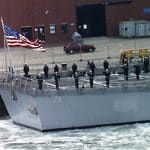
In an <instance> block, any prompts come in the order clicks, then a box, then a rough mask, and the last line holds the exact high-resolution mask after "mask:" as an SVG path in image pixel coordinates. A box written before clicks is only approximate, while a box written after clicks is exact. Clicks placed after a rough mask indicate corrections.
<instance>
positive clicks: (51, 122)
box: [0, 73, 150, 131]
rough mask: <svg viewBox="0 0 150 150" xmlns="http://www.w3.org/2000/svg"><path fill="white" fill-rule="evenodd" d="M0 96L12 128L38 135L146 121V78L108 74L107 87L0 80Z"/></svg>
mask: <svg viewBox="0 0 150 150" xmlns="http://www.w3.org/2000/svg"><path fill="white" fill-rule="evenodd" d="M0 93H1V97H2V98H3V100H4V103H5V105H6V108H7V111H8V113H9V115H10V117H11V119H12V121H13V122H14V123H16V124H19V125H23V126H26V127H30V128H33V129H36V130H39V131H48V130H59V129H72V128H85V127H95V126H101V125H114V124H125V123H135V122H146V121H150V100H149V97H150V78H149V76H148V74H143V75H141V76H140V80H137V79H136V76H135V75H134V74H130V76H129V80H124V76H123V75H121V74H117V73H115V74H111V76H110V83H109V87H108V86H106V83H105V77H104V76H101V75H100V76H95V77H94V80H93V85H92V86H91V84H90V80H89V77H86V76H82V77H79V78H78V84H76V82H75V79H74V78H72V77H67V78H65V77H64V78H59V80H58V85H56V82H55V79H54V78H50V79H46V80H43V84H42V88H39V83H38V82H37V78H35V77H31V78H25V77H22V76H15V75H13V76H11V75H7V78H6V75H3V76H2V77H1V82H0Z"/></svg>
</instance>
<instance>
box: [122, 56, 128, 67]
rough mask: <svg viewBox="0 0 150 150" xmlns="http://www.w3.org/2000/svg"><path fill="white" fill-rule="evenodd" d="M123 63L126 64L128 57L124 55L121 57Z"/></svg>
mask: <svg viewBox="0 0 150 150" xmlns="http://www.w3.org/2000/svg"><path fill="white" fill-rule="evenodd" d="M125 64H127V66H128V58H127V57H126V56H124V57H123V65H125Z"/></svg>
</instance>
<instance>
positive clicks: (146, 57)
mask: <svg viewBox="0 0 150 150" xmlns="http://www.w3.org/2000/svg"><path fill="white" fill-rule="evenodd" d="M148 71H149V57H148V56H145V57H144V72H145V73H148Z"/></svg>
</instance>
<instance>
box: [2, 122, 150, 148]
mask: <svg viewBox="0 0 150 150" xmlns="http://www.w3.org/2000/svg"><path fill="white" fill-rule="evenodd" d="M4 149H5V150H137V149H138V150H149V149H150V123H144V124H132V125H122V126H109V127H99V128H90V129H76V130H65V131H57V132H56V131H55V132H54V131H53V132H45V133H41V132H38V131H34V130H31V129H27V128H24V127H21V126H18V125H14V124H13V123H12V121H11V120H0V150H4Z"/></svg>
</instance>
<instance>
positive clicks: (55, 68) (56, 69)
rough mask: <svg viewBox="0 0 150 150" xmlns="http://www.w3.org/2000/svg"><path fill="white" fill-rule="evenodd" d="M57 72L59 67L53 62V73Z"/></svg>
mask: <svg viewBox="0 0 150 150" xmlns="http://www.w3.org/2000/svg"><path fill="white" fill-rule="evenodd" d="M56 72H57V73H58V72H59V67H58V65H57V64H55V66H54V73H56Z"/></svg>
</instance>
